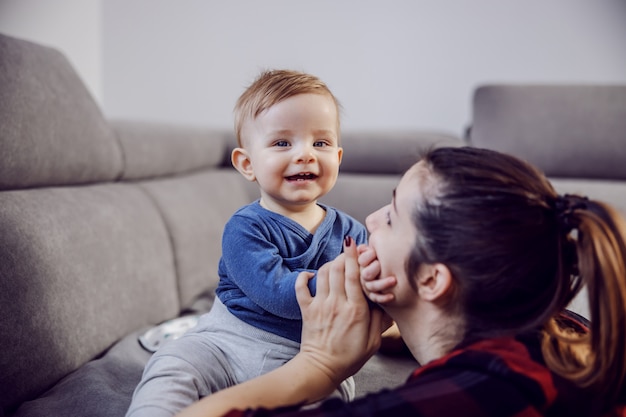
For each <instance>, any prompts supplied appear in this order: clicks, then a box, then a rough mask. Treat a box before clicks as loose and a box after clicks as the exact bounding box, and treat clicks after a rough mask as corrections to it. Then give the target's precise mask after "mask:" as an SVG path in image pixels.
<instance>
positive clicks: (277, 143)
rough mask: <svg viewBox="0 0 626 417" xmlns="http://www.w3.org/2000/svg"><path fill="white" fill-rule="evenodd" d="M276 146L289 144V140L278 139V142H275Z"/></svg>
mask: <svg viewBox="0 0 626 417" xmlns="http://www.w3.org/2000/svg"><path fill="white" fill-rule="evenodd" d="M274 146H279V147H285V146H289V142H287V141H286V140H277V141H276V142H274Z"/></svg>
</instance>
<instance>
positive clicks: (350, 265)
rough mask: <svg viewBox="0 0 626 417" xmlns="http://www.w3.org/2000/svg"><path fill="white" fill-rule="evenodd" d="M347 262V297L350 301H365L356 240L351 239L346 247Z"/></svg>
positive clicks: (345, 283)
mask: <svg viewBox="0 0 626 417" xmlns="http://www.w3.org/2000/svg"><path fill="white" fill-rule="evenodd" d="M343 251H344V254H345V257H346V262H345V280H344V281H345V282H344V288H345V293H346V296H347V297H348V300H350V301H363V302H365V297H364V294H363V288H362V287H361V274H360V267H359V262H358V250H357V248H356V245H355V244H354V240H353V239H352V238H350V240H349V241H347V242H346V244H345V245H344V249H343Z"/></svg>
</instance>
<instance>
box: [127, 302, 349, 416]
mask: <svg viewBox="0 0 626 417" xmlns="http://www.w3.org/2000/svg"><path fill="white" fill-rule="evenodd" d="M299 350H300V344H299V343H297V342H294V341H292V340H289V339H286V338H284V337H280V336H277V335H275V334H273V333H269V332H266V331H264V330H260V329H258V328H256V327H254V326H251V325H249V324H247V323H244V322H243V321H241V320H239V319H238V318H237V317H235V316H233V315H232V314H231V313H230V312H229V311H228V309H227V308H226V307H225V306H224V304H222V303H221V302H220V301H219V299H217V297H216V299H215V304H214V305H213V308H212V309H211V311H210V312H209V313H207V314H205V315H203V316H202V317H201V318H200V320H199V321H198V325H197V326H196V327H194V328H193V329H191V330H189V331H188V332H187V333H185V334H184V335H183V336H181V337H180V338H179V339H176V340H173V341H171V342H168V343H166V344H164V345H163V346H162V347H160V348H159V350H157V351H156V353H154V355H152V358H150V360H149V361H148V364H147V365H146V368H145V369H144V373H143V377H142V378H141V382H140V383H139V385H138V386H137V388H136V389H135V393H134V394H133V400H132V403H131V406H130V408H129V410H128V412H127V414H126V416H127V417H131V416H132V417H140V416H150V417H160V416H168V417H169V416H173V415H174V414H176V413H177V412H179V411H180V410H182V409H183V408H185V407H187V406H188V405H190V404H192V403H193V402H195V401H197V400H199V399H200V398H202V397H205V396H207V395H209V394H211V393H212V392H216V391H218V390H221V389H224V388H227V387H230V386H232V385H236V384H239V383H241V382H244V381H246V380H248V379H251V378H254V377H256V376H259V375H262V374H264V373H267V372H269V371H271V370H273V369H275V368H278V367H279V366H281V365H283V364H285V363H286V362H287V361H288V360H290V359H291V358H292V357H294V356H295V355H296V353H298V351H299ZM336 395H337V396H340V397H341V398H342V399H344V400H345V401H350V400H352V399H353V398H354V380H353V379H352V378H349V379H348V380H346V381H344V382H343V383H342V384H341V386H340V387H339V388H338V389H337V393H336Z"/></svg>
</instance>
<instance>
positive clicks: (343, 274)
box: [181, 147, 626, 416]
mask: <svg viewBox="0 0 626 417" xmlns="http://www.w3.org/2000/svg"><path fill="white" fill-rule="evenodd" d="M366 223H367V227H368V229H369V231H370V233H371V236H370V242H369V245H370V246H369V247H366V248H359V249H357V248H355V247H354V246H355V245H354V244H353V243H352V241H351V239H347V240H346V244H345V245H344V247H345V250H344V254H343V255H341V256H340V257H339V258H337V259H336V260H335V261H333V262H331V263H330V264H327V265H326V266H325V267H324V268H323V269H322V270H321V271H320V272H319V274H318V284H317V285H318V288H317V295H316V296H315V297H311V295H310V294H309V292H308V290H307V287H306V281H307V278H308V277H307V276H306V275H304V274H302V275H301V276H300V277H299V280H298V282H297V284H296V287H297V288H296V291H297V295H298V302H299V304H300V308H301V309H302V313H303V319H304V328H303V334H302V347H301V352H300V353H299V354H298V355H297V356H296V357H295V358H294V359H293V360H291V361H290V362H288V363H287V364H286V365H284V366H283V367H281V368H279V369H277V370H275V371H273V372H272V373H269V374H266V375H264V376H262V377H259V378H257V379H254V380H251V381H248V382H246V383H244V384H241V385H238V386H235V387H233V388H230V389H227V390H225V391H221V392H219V393H217V394H215V395H212V396H210V397H206V398H204V399H203V400H201V401H199V402H198V403H196V404H194V405H193V406H191V407H190V408H188V409H186V410H184V411H183V412H182V414H181V415H182V416H192V415H199V416H216V415H224V414H225V413H226V412H228V411H229V410H233V409H243V410H248V411H245V412H244V411H231V413H229V415H232V416H237V415H245V416H253V415H259V416H260V415H263V416H266V415H281V416H282V415H307V416H308V415H321V416H349V415H370V416H408V415H416V416H417V415H418V416H447V415H463V416H540V415H542V416H583V415H584V416H588V415H605V414H608V413H618V412H620V411H623V410H622V409H621V407H620V406H619V404H621V403H624V380H625V376H626V307H625V306H626V222H625V221H624V219H623V218H622V217H620V216H619V215H618V213H617V212H616V211H615V210H613V209H612V208H610V207H609V206H607V205H606V204H603V203H601V202H598V201H594V200H589V199H587V198H584V197H579V196H571V195H565V196H562V195H558V194H557V193H556V192H555V191H554V189H553V188H552V186H551V185H550V183H549V182H548V181H547V180H546V178H545V177H544V176H543V175H542V174H541V173H540V172H539V171H538V170H537V169H535V168H534V167H532V166H530V165H528V164H526V163H524V162H522V161H520V160H518V159H516V158H514V157H511V156H508V155H504V154H501V153H497V152H493V151H489V150H484V149H476V148H469V147H466V148H440V149H436V150H433V151H431V152H429V153H428V154H426V155H425V156H424V157H423V158H422V159H421V160H420V161H419V162H418V163H417V164H415V165H414V166H413V167H412V168H410V169H409V170H408V171H407V172H406V174H405V175H404V176H403V178H402V180H401V181H400V183H399V185H398V187H397V188H396V190H394V195H393V199H392V201H391V204H389V205H388V206H385V207H383V208H381V209H380V210H378V211H377V212H375V213H373V214H371V215H370V216H369V217H368V219H367V222H366ZM320 277H321V278H320ZM373 278H376V279H373ZM582 285H586V286H587V290H588V294H589V305H590V314H591V324H590V326H589V327H587V325H586V323H585V321H584V320H582V319H581V318H580V317H577V316H576V315H574V314H572V313H569V312H568V311H567V310H566V307H567V305H568V304H569V302H570V301H571V300H572V299H573V297H574V296H575V295H576V294H577V293H578V291H579V290H580V288H581V286H582ZM389 287H391V288H389ZM364 292H365V293H367V294H368V295H369V297H370V298H371V299H372V300H375V301H379V302H382V307H383V309H384V311H385V312H386V313H387V314H388V315H389V316H390V317H391V318H392V319H393V320H394V321H395V322H396V323H397V324H398V327H399V328H400V331H401V334H402V336H403V339H404V341H405V342H406V344H407V346H408V347H409V349H410V351H411V353H412V354H413V356H415V358H416V359H417V360H418V362H420V363H421V364H424V366H423V367H421V368H419V369H417V370H416V371H415V372H414V373H413V375H412V376H411V377H410V378H409V380H408V381H407V383H406V384H405V385H403V386H401V387H399V388H396V389H394V390H391V391H383V392H381V393H378V394H373V395H369V396H367V397H365V398H361V399H358V400H356V401H354V402H352V403H342V402H341V401H340V400H336V399H335V400H329V401H328V402H327V403H325V405H324V406H322V407H320V408H316V409H312V410H304V411H300V410H298V408H297V407H290V408H286V409H285V408H282V409H276V408H277V407H284V406H288V405H294V404H296V405H297V404H303V403H307V402H313V401H316V400H318V399H320V398H323V397H324V396H326V395H328V394H329V393H331V392H332V391H333V390H334V389H335V388H336V387H337V385H338V384H339V383H340V382H341V381H342V380H344V379H345V378H346V377H348V376H349V375H352V374H353V373H354V372H356V371H357V370H358V369H359V368H360V367H361V366H362V365H363V363H364V362H365V361H366V360H367V359H368V358H369V357H370V356H371V355H372V354H373V353H374V352H375V351H376V349H377V347H378V345H379V343H380V333H381V330H382V329H383V317H382V313H381V311H380V310H379V309H371V310H370V309H369V308H368V304H367V300H366V298H365V296H364V295H363V294H364ZM261 407H264V408H268V409H270V410H259V411H254V410H252V409H258V408H261ZM620 415H621V414H620Z"/></svg>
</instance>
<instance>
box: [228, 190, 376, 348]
mask: <svg viewBox="0 0 626 417" xmlns="http://www.w3.org/2000/svg"><path fill="white" fill-rule="evenodd" d="M320 206H321V207H322V208H324V209H325V210H326V217H325V218H324V220H323V221H322V223H321V224H320V225H319V227H318V228H317V230H316V231H315V234H311V233H310V232H309V231H308V230H306V229H305V228H303V227H302V226H301V225H300V224H298V223H296V222H295V221H293V220H291V219H289V218H287V217H285V216H283V215H281V214H277V213H274V212H272V211H269V210H267V209H265V208H263V207H261V205H260V204H259V201H258V200H257V201H255V202H254V203H251V204H249V205H247V206H244V207H242V208H240V209H239V210H237V211H236V212H235V214H234V215H233V216H232V217H231V218H230V220H229V221H228V223H226V226H225V228H224V234H223V237H222V258H221V259H220V263H219V270H218V273H219V276H220V282H219V285H218V287H217V291H216V293H217V296H218V297H219V298H220V300H221V301H222V303H224V305H226V307H227V308H228V310H229V311H230V312H231V313H233V314H234V315H235V316H236V317H238V318H239V319H241V320H243V321H244V322H246V323H248V324H250V325H253V326H255V327H258V328H260V329H263V330H266V331H269V332H271V333H274V334H277V335H279V336H282V337H286V338H288V339H291V340H294V341H297V342H300V333H301V330H302V317H301V315H300V308H299V307H298V302H297V301H296V292H295V288H294V285H295V281H296V277H297V276H298V274H299V273H300V272H302V271H311V272H317V269H318V268H319V267H321V266H322V265H323V264H325V263H326V262H328V261H331V260H333V259H335V257H337V256H338V255H339V254H340V253H341V252H342V250H343V240H344V237H346V236H351V237H352V238H353V239H354V240H355V242H356V243H357V244H361V243H366V241H367V231H366V229H365V227H364V226H363V225H362V224H361V223H359V222H358V221H356V220H355V219H354V218H352V217H350V216H349V215H347V214H345V213H343V212H341V211H338V210H337V209H334V208H332V207H328V206H324V205H321V204H320ZM315 282H316V278H313V279H312V280H311V281H310V282H309V288H310V289H311V292H312V293H313V294H314V290H315Z"/></svg>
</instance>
